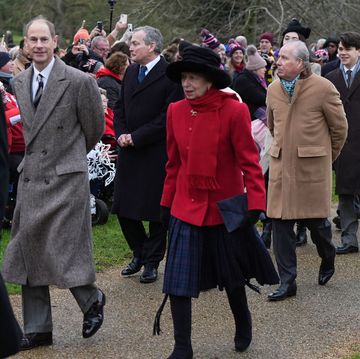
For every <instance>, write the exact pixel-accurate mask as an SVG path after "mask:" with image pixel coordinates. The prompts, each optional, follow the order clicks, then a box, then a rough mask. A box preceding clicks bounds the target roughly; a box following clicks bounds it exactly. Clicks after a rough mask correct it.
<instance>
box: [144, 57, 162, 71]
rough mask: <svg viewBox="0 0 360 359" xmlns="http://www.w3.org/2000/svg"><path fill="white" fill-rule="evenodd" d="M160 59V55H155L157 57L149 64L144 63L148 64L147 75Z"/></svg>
mask: <svg viewBox="0 0 360 359" xmlns="http://www.w3.org/2000/svg"><path fill="white" fill-rule="evenodd" d="M159 61H160V55H159V56H157V57H155V59H154V60H152V61H150V62H149V63H148V64H146V65H143V66H146V72H145V75H147V74H148V73H149V72H150V71H151V70H152V69H153V67H154V66H155V65H156V64H157V63H158V62H159Z"/></svg>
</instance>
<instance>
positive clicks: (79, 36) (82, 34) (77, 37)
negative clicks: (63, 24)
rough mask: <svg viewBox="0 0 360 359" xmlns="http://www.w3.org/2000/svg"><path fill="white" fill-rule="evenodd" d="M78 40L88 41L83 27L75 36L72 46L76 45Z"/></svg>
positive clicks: (88, 37)
mask: <svg viewBox="0 0 360 359" xmlns="http://www.w3.org/2000/svg"><path fill="white" fill-rule="evenodd" d="M80 39H83V40H85V41H88V40H90V35H89V32H88V31H87V30H86V29H84V28H83V27H82V28H81V29H79V31H78V32H77V33H76V34H75V36H74V40H73V44H77V43H78V42H79V40H80Z"/></svg>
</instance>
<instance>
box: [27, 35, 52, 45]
mask: <svg viewBox="0 0 360 359" xmlns="http://www.w3.org/2000/svg"><path fill="white" fill-rule="evenodd" d="M39 40H40V42H41V43H42V44H43V45H46V44H48V43H49V42H50V40H51V38H50V37H47V36H44V37H40V38H38V37H33V36H31V37H29V38H28V41H29V43H30V44H32V45H36V44H37V43H38V42H39Z"/></svg>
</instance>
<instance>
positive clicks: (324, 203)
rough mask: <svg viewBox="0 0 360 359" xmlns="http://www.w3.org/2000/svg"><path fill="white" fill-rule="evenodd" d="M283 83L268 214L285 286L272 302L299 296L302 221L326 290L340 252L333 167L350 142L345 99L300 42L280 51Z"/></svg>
mask: <svg viewBox="0 0 360 359" xmlns="http://www.w3.org/2000/svg"><path fill="white" fill-rule="evenodd" d="M277 65H278V74H279V79H278V80H277V81H275V82H274V83H273V84H272V85H271V86H270V87H269V90H268V94H267V110H268V125H269V129H270V132H271V133H272V134H273V137H274V139H273V143H272V146H271V149H270V156H271V159H270V173H269V191H268V204H267V214H268V216H269V217H270V218H272V219H273V231H274V232H273V236H274V252H275V258H276V262H277V265H278V270H279V275H280V279H281V285H280V287H279V288H278V290H276V291H275V292H274V293H272V294H270V295H269V300H271V301H277V300H282V299H285V298H287V297H290V296H294V295H296V282H295V279H296V274H297V273H296V252H295V246H296V240H295V233H294V229H293V227H294V223H295V222H296V220H299V219H302V220H303V222H304V224H305V225H306V226H307V227H308V228H309V229H310V232H311V237H312V240H313V242H314V243H315V245H316V247H317V251H318V253H319V256H320V257H321V265H320V271H319V277H318V283H319V284H320V285H324V284H326V283H327V282H328V281H329V279H330V278H331V277H332V275H333V274H334V271H335V267H334V259H335V247H334V245H333V244H332V241H331V225H330V223H329V221H328V220H327V217H328V216H330V205H331V178H332V173H331V168H332V167H331V165H332V162H333V161H334V160H335V159H336V158H337V157H338V155H339V153H340V150H341V148H342V146H343V144H344V142H345V139H346V136H347V121H346V117H345V112H344V108H343V105H342V102H341V100H340V95H339V93H338V91H337V90H336V88H335V86H333V85H332V84H331V83H330V81H328V80H326V79H324V78H322V77H320V76H317V75H314V74H311V71H310V64H309V52H308V50H307V48H306V46H305V45H304V44H303V43H302V42H301V41H292V42H290V43H288V44H286V45H284V46H283V47H282V48H281V50H280V56H279V59H278V62H277Z"/></svg>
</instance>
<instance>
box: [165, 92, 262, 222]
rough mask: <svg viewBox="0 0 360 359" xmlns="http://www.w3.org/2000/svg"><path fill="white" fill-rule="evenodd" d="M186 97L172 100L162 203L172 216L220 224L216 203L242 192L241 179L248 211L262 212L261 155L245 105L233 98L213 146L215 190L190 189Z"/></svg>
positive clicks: (189, 125) (192, 119)
mask: <svg viewBox="0 0 360 359" xmlns="http://www.w3.org/2000/svg"><path fill="white" fill-rule="evenodd" d="M191 109H192V108H191V106H190V104H189V102H188V101H187V100H182V101H179V102H176V103H174V104H171V105H170V106H169V110H168V120H167V123H168V127H167V131H168V132H167V149H168V157H169V160H168V162H167V164H166V180H165V184H164V191H163V194H162V198H161V205H163V206H165V207H169V208H171V214H172V215H173V216H174V217H176V218H179V219H181V220H182V221H184V222H187V223H190V224H194V225H196V226H212V225H217V224H221V223H224V221H223V219H222V217H221V215H220V212H219V209H218V206H217V202H218V201H220V200H223V199H226V198H230V197H234V196H236V195H238V194H242V193H244V178H245V181H246V190H247V194H248V209H249V210H253V209H258V210H265V207H266V200H265V187H264V178H263V175H262V170H261V167H260V165H259V153H258V150H257V148H256V145H255V142H254V140H253V138H252V136H251V123H250V122H251V121H250V114H249V110H248V108H247V106H246V105H245V104H244V103H240V102H238V101H237V100H234V99H233V98H228V99H226V100H224V104H223V106H222V107H221V108H220V110H219V111H220V113H219V116H220V118H221V126H220V134H219V144H218V148H217V168H216V182H217V183H218V185H219V188H218V189H216V190H202V189H192V188H190V187H189V181H188V176H187V166H188V159H189V157H188V150H189V144H190V141H191V136H192V134H193V132H192V128H193V127H195V126H196V122H195V121H196V117H194V116H191Z"/></svg>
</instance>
